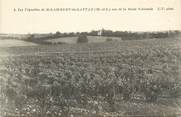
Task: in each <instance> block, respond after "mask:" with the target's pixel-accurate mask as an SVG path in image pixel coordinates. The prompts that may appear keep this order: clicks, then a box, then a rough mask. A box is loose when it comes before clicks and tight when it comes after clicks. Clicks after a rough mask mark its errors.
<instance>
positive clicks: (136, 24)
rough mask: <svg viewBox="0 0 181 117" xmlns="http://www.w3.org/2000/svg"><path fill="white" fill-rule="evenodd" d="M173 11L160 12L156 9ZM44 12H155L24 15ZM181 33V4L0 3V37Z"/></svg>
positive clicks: (170, 0)
mask: <svg viewBox="0 0 181 117" xmlns="http://www.w3.org/2000/svg"><path fill="white" fill-rule="evenodd" d="M161 7H164V8H173V10H168V11H167V10H163V11H158V10H157V8H161ZM18 8H20V9H25V8H31V9H34V8H36V9H41V8H153V9H154V10H153V11H116V12H114V11H111V12H103V11H102V12H99V11H95V12H73V11H72V12H62V11H59V12H57V11H54V12H53V11H51V12H45V11H43V12H42V11H31V12H27V11H23V12H22V11H21V12H17V11H16V12H14V9H16V10H17V9H18ZM102 28H104V29H110V30H113V31H115V30H120V31H162V30H181V0H0V33H21V34H24V33H50V32H52V33H54V32H56V31H60V32H82V31H91V30H98V29H102Z"/></svg>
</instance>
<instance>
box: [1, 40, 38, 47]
mask: <svg viewBox="0 0 181 117" xmlns="http://www.w3.org/2000/svg"><path fill="white" fill-rule="evenodd" d="M36 45H37V44H35V43H31V42H26V41H23V40H15V39H0V47H19V46H36Z"/></svg>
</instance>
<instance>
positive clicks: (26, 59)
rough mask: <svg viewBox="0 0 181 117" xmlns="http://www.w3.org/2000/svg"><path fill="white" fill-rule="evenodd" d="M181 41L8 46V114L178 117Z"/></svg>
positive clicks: (0, 70) (3, 77) (0, 68)
mask: <svg viewBox="0 0 181 117" xmlns="http://www.w3.org/2000/svg"><path fill="white" fill-rule="evenodd" d="M180 44H181V40H180V39H149V40H127V41H120V42H117V41H111V42H102V43H87V44H62V45H39V46H27V47H26V46H23V47H22V46H19V47H2V48H1V49H0V53H3V54H0V57H1V59H0V83H1V85H0V86H1V93H0V94H1V95H0V103H1V105H2V106H1V107H2V108H1V110H0V112H1V114H2V115H3V116H4V117H15V116H16V117H80V116H82V117H96V116H97V117H110V116H112V117H125V116H129V117H138V116H139V117H146V116H148V117H177V116H180V114H181V99H180V96H181V76H180V73H181V69H180V65H181V53H180V52H181V51H180V50H181V48H180V46H179V45H180Z"/></svg>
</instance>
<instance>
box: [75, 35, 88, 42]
mask: <svg viewBox="0 0 181 117" xmlns="http://www.w3.org/2000/svg"><path fill="white" fill-rule="evenodd" d="M77 43H88V39H87V36H86V35H85V34H81V35H79V37H78V39H77Z"/></svg>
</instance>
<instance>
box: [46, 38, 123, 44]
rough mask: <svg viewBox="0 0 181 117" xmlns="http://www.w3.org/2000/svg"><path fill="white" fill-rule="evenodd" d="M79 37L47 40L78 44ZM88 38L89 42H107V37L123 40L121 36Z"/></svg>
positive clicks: (49, 40) (113, 39)
mask: <svg viewBox="0 0 181 117" xmlns="http://www.w3.org/2000/svg"><path fill="white" fill-rule="evenodd" d="M77 38H78V37H62V38H57V39H48V40H46V41H47V42H51V43H54V44H56V43H59V42H62V43H67V44H76V43H77ZM87 38H88V43H102V42H106V41H107V39H111V40H112V41H121V38H119V37H104V36H87Z"/></svg>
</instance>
